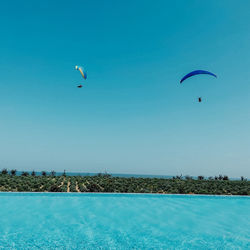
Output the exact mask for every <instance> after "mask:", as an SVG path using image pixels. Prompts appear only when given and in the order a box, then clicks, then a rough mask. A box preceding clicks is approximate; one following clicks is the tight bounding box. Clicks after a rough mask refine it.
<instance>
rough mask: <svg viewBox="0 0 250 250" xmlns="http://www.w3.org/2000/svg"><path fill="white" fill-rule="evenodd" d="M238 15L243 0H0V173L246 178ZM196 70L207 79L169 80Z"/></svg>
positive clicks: (242, 41)
mask: <svg viewBox="0 0 250 250" xmlns="http://www.w3.org/2000/svg"><path fill="white" fill-rule="evenodd" d="M249 17H250V1H247V0H242V1H241V2H240V4H239V3H238V2H237V1H235V0H221V1H217V0H210V1H197V0H190V1H186V0H180V1H170V0H159V1H154V2H152V1H149V0H136V1H134V0H133V1H132V0H128V1H126V2H123V1H113V0H107V1H80V0H76V1H74V2H69V1H63V0H62V1H48V0H43V1H40V0H39V1H31V0H24V1H16V0H13V1H11V2H7V1H4V2H2V3H1V9H0V24H1V40H0V53H1V58H0V169H2V168H8V169H13V168H14V169H17V170H20V171H22V170H30V171H32V170H33V169H34V170H35V171H39V170H40V171H42V170H46V171H51V170H55V171H56V172H59V171H60V172H62V171H63V170H64V169H66V171H67V172H80V171H82V172H96V173H98V172H103V171H105V169H107V171H108V172H110V173H123V174H140V175H144V174H147V175H148V174H149V175H180V174H182V175H192V176H197V175H204V176H215V175H219V174H223V175H228V176H229V177H237V178H238V177H240V176H245V177H247V178H250V80H249V79H250V70H249V69H250V43H249V41H250V33H249V30H250V22H249ZM75 65H81V66H83V67H85V69H86V71H87V74H88V78H87V80H86V81H83V79H82V78H81V77H80V74H79V72H77V71H76V70H75V68H74V67H75ZM195 69H204V70H209V71H211V72H213V73H215V74H216V75H217V76H218V78H217V79H215V78H211V77H209V76H200V77H194V78H193V79H192V80H191V79H188V80H187V81H186V82H185V83H184V84H182V85H180V84H179V81H180V79H181V78H182V77H183V76H184V75H185V74H186V73H188V72H190V71H192V70H195ZM79 84H83V88H81V89H78V88H77V87H76V86H77V85H79ZM199 96H201V97H202V99H203V102H202V103H198V102H197V97H199Z"/></svg>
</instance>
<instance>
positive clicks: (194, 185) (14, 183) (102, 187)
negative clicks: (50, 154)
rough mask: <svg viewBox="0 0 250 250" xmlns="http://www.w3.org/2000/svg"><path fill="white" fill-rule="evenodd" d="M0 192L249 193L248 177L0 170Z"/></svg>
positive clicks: (249, 183)
mask: <svg viewBox="0 0 250 250" xmlns="http://www.w3.org/2000/svg"><path fill="white" fill-rule="evenodd" d="M0 191H1V192H10V191H13V192H116V193H164V194H217V195H250V181H247V180H246V179H245V178H243V177H242V178H241V180H229V179H228V177H227V176H224V177H223V176H219V177H215V178H212V177H210V178H209V179H204V177H203V176H198V179H192V178H191V177H189V176H186V177H181V176H177V177H173V178H172V179H159V178H133V177H132V178H123V177H112V176H110V175H108V174H98V175H97V176H66V175H62V176H55V172H51V173H50V175H47V173H46V172H43V175H42V176H36V175H35V173H33V175H30V174H29V173H27V172H23V174H22V176H16V175H15V172H14V170H13V172H12V171H11V172H7V171H3V170H2V173H1V174H0Z"/></svg>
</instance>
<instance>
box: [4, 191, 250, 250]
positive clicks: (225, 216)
mask: <svg viewBox="0 0 250 250" xmlns="http://www.w3.org/2000/svg"><path fill="white" fill-rule="evenodd" d="M249 238H250V198H249V197H219V196H191V195H190V196H189V195H140V194H38V193H34V194H32V193H23V194H18V193H0V248H3V249H250V240H249Z"/></svg>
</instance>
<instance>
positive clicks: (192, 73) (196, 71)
mask: <svg viewBox="0 0 250 250" xmlns="http://www.w3.org/2000/svg"><path fill="white" fill-rule="evenodd" d="M202 74H203V75H211V76H214V77H217V76H216V75H215V74H213V73H211V72H209V71H206V70H195V71H192V72H190V73H188V74H187V75H185V76H184V77H183V78H182V79H181V81H180V83H182V82H183V81H185V80H186V79H187V78H189V77H191V76H195V75H202Z"/></svg>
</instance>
